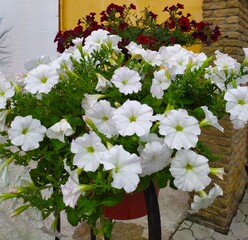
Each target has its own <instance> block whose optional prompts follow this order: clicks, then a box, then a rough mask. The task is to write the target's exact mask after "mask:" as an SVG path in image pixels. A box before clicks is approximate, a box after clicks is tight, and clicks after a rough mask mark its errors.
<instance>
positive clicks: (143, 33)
mask: <svg viewBox="0 0 248 240" xmlns="http://www.w3.org/2000/svg"><path fill="white" fill-rule="evenodd" d="M182 9H184V5H182V4H180V3H177V4H176V5H172V6H170V7H168V6H167V7H165V8H164V10H163V12H168V13H169V17H168V18H167V19H166V20H165V21H164V22H162V23H158V22H157V18H158V14H156V13H153V12H152V11H150V10H149V8H145V9H144V10H143V11H142V12H141V13H142V16H141V17H138V14H137V13H136V12H133V11H135V10H136V6H135V5H134V4H130V5H129V6H127V5H125V4H124V5H122V6H119V5H117V4H114V3H111V4H110V5H109V6H108V7H107V9H106V10H105V11H102V12H101V13H100V20H99V22H98V21H96V13H90V14H89V15H87V16H86V17H83V18H81V19H79V20H78V23H77V26H76V27H75V28H74V29H72V30H67V31H64V32H62V31H59V32H58V33H57V35H56V37H55V39H54V42H57V51H58V52H60V53H62V52H63V51H64V50H65V49H66V48H68V47H70V46H73V43H72V40H73V39H75V38H77V37H79V38H82V37H83V38H86V37H87V36H89V35H90V34H91V32H92V31H94V30H98V29H104V30H107V31H109V32H110V33H111V34H117V35H119V36H120V37H122V41H121V42H120V43H119V47H122V48H123V49H124V47H125V46H126V45H128V44H129V43H130V42H131V41H133V42H136V43H137V44H142V45H143V47H144V48H146V47H147V48H150V49H154V50H157V49H158V48H159V47H160V46H162V45H166V46H168V45H173V44H176V43H177V44H180V45H186V46H190V45H192V44H195V43H203V44H206V45H210V44H212V43H213V42H215V41H217V40H218V39H219V37H220V35H221V33H220V30H219V27H218V26H213V24H212V23H207V22H203V21H201V22H196V21H195V20H191V19H190V17H191V15H190V14H189V13H188V14H186V16H185V15H183V13H182Z"/></svg>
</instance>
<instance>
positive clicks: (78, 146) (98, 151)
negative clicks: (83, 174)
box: [71, 132, 107, 172]
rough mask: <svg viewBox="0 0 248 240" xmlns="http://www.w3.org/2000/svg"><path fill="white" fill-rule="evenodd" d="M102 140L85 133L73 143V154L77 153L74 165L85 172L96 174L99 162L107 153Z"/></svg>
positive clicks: (94, 135) (93, 134)
mask: <svg viewBox="0 0 248 240" xmlns="http://www.w3.org/2000/svg"><path fill="white" fill-rule="evenodd" d="M106 150H107V149H106V147H105V146H104V145H103V144H102V143H101V139H100V138H99V137H98V136H97V135H96V134H95V133H94V132H92V133H90V134H87V133H85V134H84V135H83V136H82V137H78V138H76V139H75V140H73V141H72V143H71V152H72V153H75V156H74V158H73V164H74V165H76V166H78V167H79V168H83V169H84V170H85V171H92V172H95V171H96V170H97V168H98V166H99V160H100V158H101V156H102V154H103V153H104V152H105V151H106Z"/></svg>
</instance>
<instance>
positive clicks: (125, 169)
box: [100, 145, 142, 193]
mask: <svg viewBox="0 0 248 240" xmlns="http://www.w3.org/2000/svg"><path fill="white" fill-rule="evenodd" d="M100 162H101V163H102V164H103V166H104V170H106V171H109V170H111V173H112V177H113V181H112V183H111V186H112V187H114V188H117V189H121V188H124V189H125V191H126V192H127V193H130V192H133V191H134V190H135V189H136V188H137V185H138V183H139V181H140V178H139V174H140V173H141V172H142V169H141V166H140V160H139V157H138V156H137V155H136V154H130V153H129V152H127V151H126V150H125V149H124V148H123V147H122V146H119V145H116V146H114V147H112V148H111V149H110V150H109V151H107V152H105V153H104V154H103V157H102V158H101V160H100Z"/></svg>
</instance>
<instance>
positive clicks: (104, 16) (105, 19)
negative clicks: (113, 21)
mask: <svg viewBox="0 0 248 240" xmlns="http://www.w3.org/2000/svg"><path fill="white" fill-rule="evenodd" d="M100 15H101V18H100V22H104V21H108V16H107V14H106V12H105V11H102V12H101V13H100Z"/></svg>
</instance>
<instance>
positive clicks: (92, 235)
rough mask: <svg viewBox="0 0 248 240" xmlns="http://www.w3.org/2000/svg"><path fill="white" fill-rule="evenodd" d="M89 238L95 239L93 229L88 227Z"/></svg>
mask: <svg viewBox="0 0 248 240" xmlns="http://www.w3.org/2000/svg"><path fill="white" fill-rule="evenodd" d="M90 240H96V236H95V235H94V232H93V229H92V228H91V229H90Z"/></svg>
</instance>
